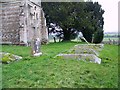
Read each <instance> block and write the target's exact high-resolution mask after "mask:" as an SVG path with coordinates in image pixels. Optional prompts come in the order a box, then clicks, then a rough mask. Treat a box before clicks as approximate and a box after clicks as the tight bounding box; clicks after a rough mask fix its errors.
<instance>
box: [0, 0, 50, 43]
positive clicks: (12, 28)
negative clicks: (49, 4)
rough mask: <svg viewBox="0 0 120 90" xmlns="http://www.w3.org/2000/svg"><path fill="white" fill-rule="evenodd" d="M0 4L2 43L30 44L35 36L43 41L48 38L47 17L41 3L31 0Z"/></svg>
mask: <svg viewBox="0 0 120 90" xmlns="http://www.w3.org/2000/svg"><path fill="white" fill-rule="evenodd" d="M0 4H1V6H2V10H1V12H0V18H1V19H2V27H1V29H2V32H1V33H2V43H12V44H20V43H24V44H26V45H28V43H29V42H31V40H33V39H35V38H39V39H40V40H41V42H43V40H44V41H45V40H46V41H47V40H48V32H47V27H46V19H45V17H44V12H43V10H42V8H41V5H40V4H38V3H36V2H32V1H30V0H19V1H12V2H8V1H4V2H0ZM46 43H47V42H46Z"/></svg>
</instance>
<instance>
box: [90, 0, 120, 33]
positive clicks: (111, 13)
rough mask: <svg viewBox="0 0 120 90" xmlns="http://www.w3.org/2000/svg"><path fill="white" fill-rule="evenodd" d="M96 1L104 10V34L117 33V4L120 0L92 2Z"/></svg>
mask: <svg viewBox="0 0 120 90" xmlns="http://www.w3.org/2000/svg"><path fill="white" fill-rule="evenodd" d="M92 1H93V2H94V1H98V3H99V4H100V5H101V6H102V9H104V10H105V13H104V15H103V17H104V28H103V29H104V32H118V2H119V1H120V0H92Z"/></svg>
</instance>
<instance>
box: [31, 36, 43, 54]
mask: <svg viewBox="0 0 120 90" xmlns="http://www.w3.org/2000/svg"><path fill="white" fill-rule="evenodd" d="M31 46H32V55H33V56H40V55H41V54H42V53H41V51H40V47H41V44H40V39H39V38H36V39H33V41H32V44H31Z"/></svg>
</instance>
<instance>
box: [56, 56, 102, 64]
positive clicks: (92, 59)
mask: <svg viewBox="0 0 120 90" xmlns="http://www.w3.org/2000/svg"><path fill="white" fill-rule="evenodd" d="M56 58H61V59H65V60H71V59H72V60H83V61H89V62H93V63H97V64H101V59H100V58H98V57H97V56H96V55H94V54H58V55H57V56H56Z"/></svg>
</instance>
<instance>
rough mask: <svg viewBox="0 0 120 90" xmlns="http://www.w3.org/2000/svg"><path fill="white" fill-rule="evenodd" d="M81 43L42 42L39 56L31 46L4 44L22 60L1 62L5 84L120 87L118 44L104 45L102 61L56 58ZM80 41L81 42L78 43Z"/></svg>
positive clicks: (12, 86)
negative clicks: (7, 62)
mask: <svg viewBox="0 0 120 90" xmlns="http://www.w3.org/2000/svg"><path fill="white" fill-rule="evenodd" d="M76 44H78V43H75V42H61V43H50V44H48V45H42V47H41V51H42V53H43V55H42V56H40V57H31V56H30V51H31V50H30V47H24V46H14V45H3V46H2V51H4V52H9V53H12V54H16V55H20V56H22V57H23V59H22V60H19V61H16V62H12V63H10V64H3V65H2V80H3V81H2V86H3V88H65V87H68V88H117V87H118V46H116V45H105V46H104V49H103V50H102V51H101V52H100V56H99V57H100V58H101V59H102V63H101V64H100V65H99V64H95V63H90V62H84V61H78V60H62V59H60V58H57V59H56V58H54V57H55V56H56V55H57V54H59V53H64V52H67V51H68V50H69V49H70V48H72V47H73V46H74V45H76ZM79 44H81V43H79Z"/></svg>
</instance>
